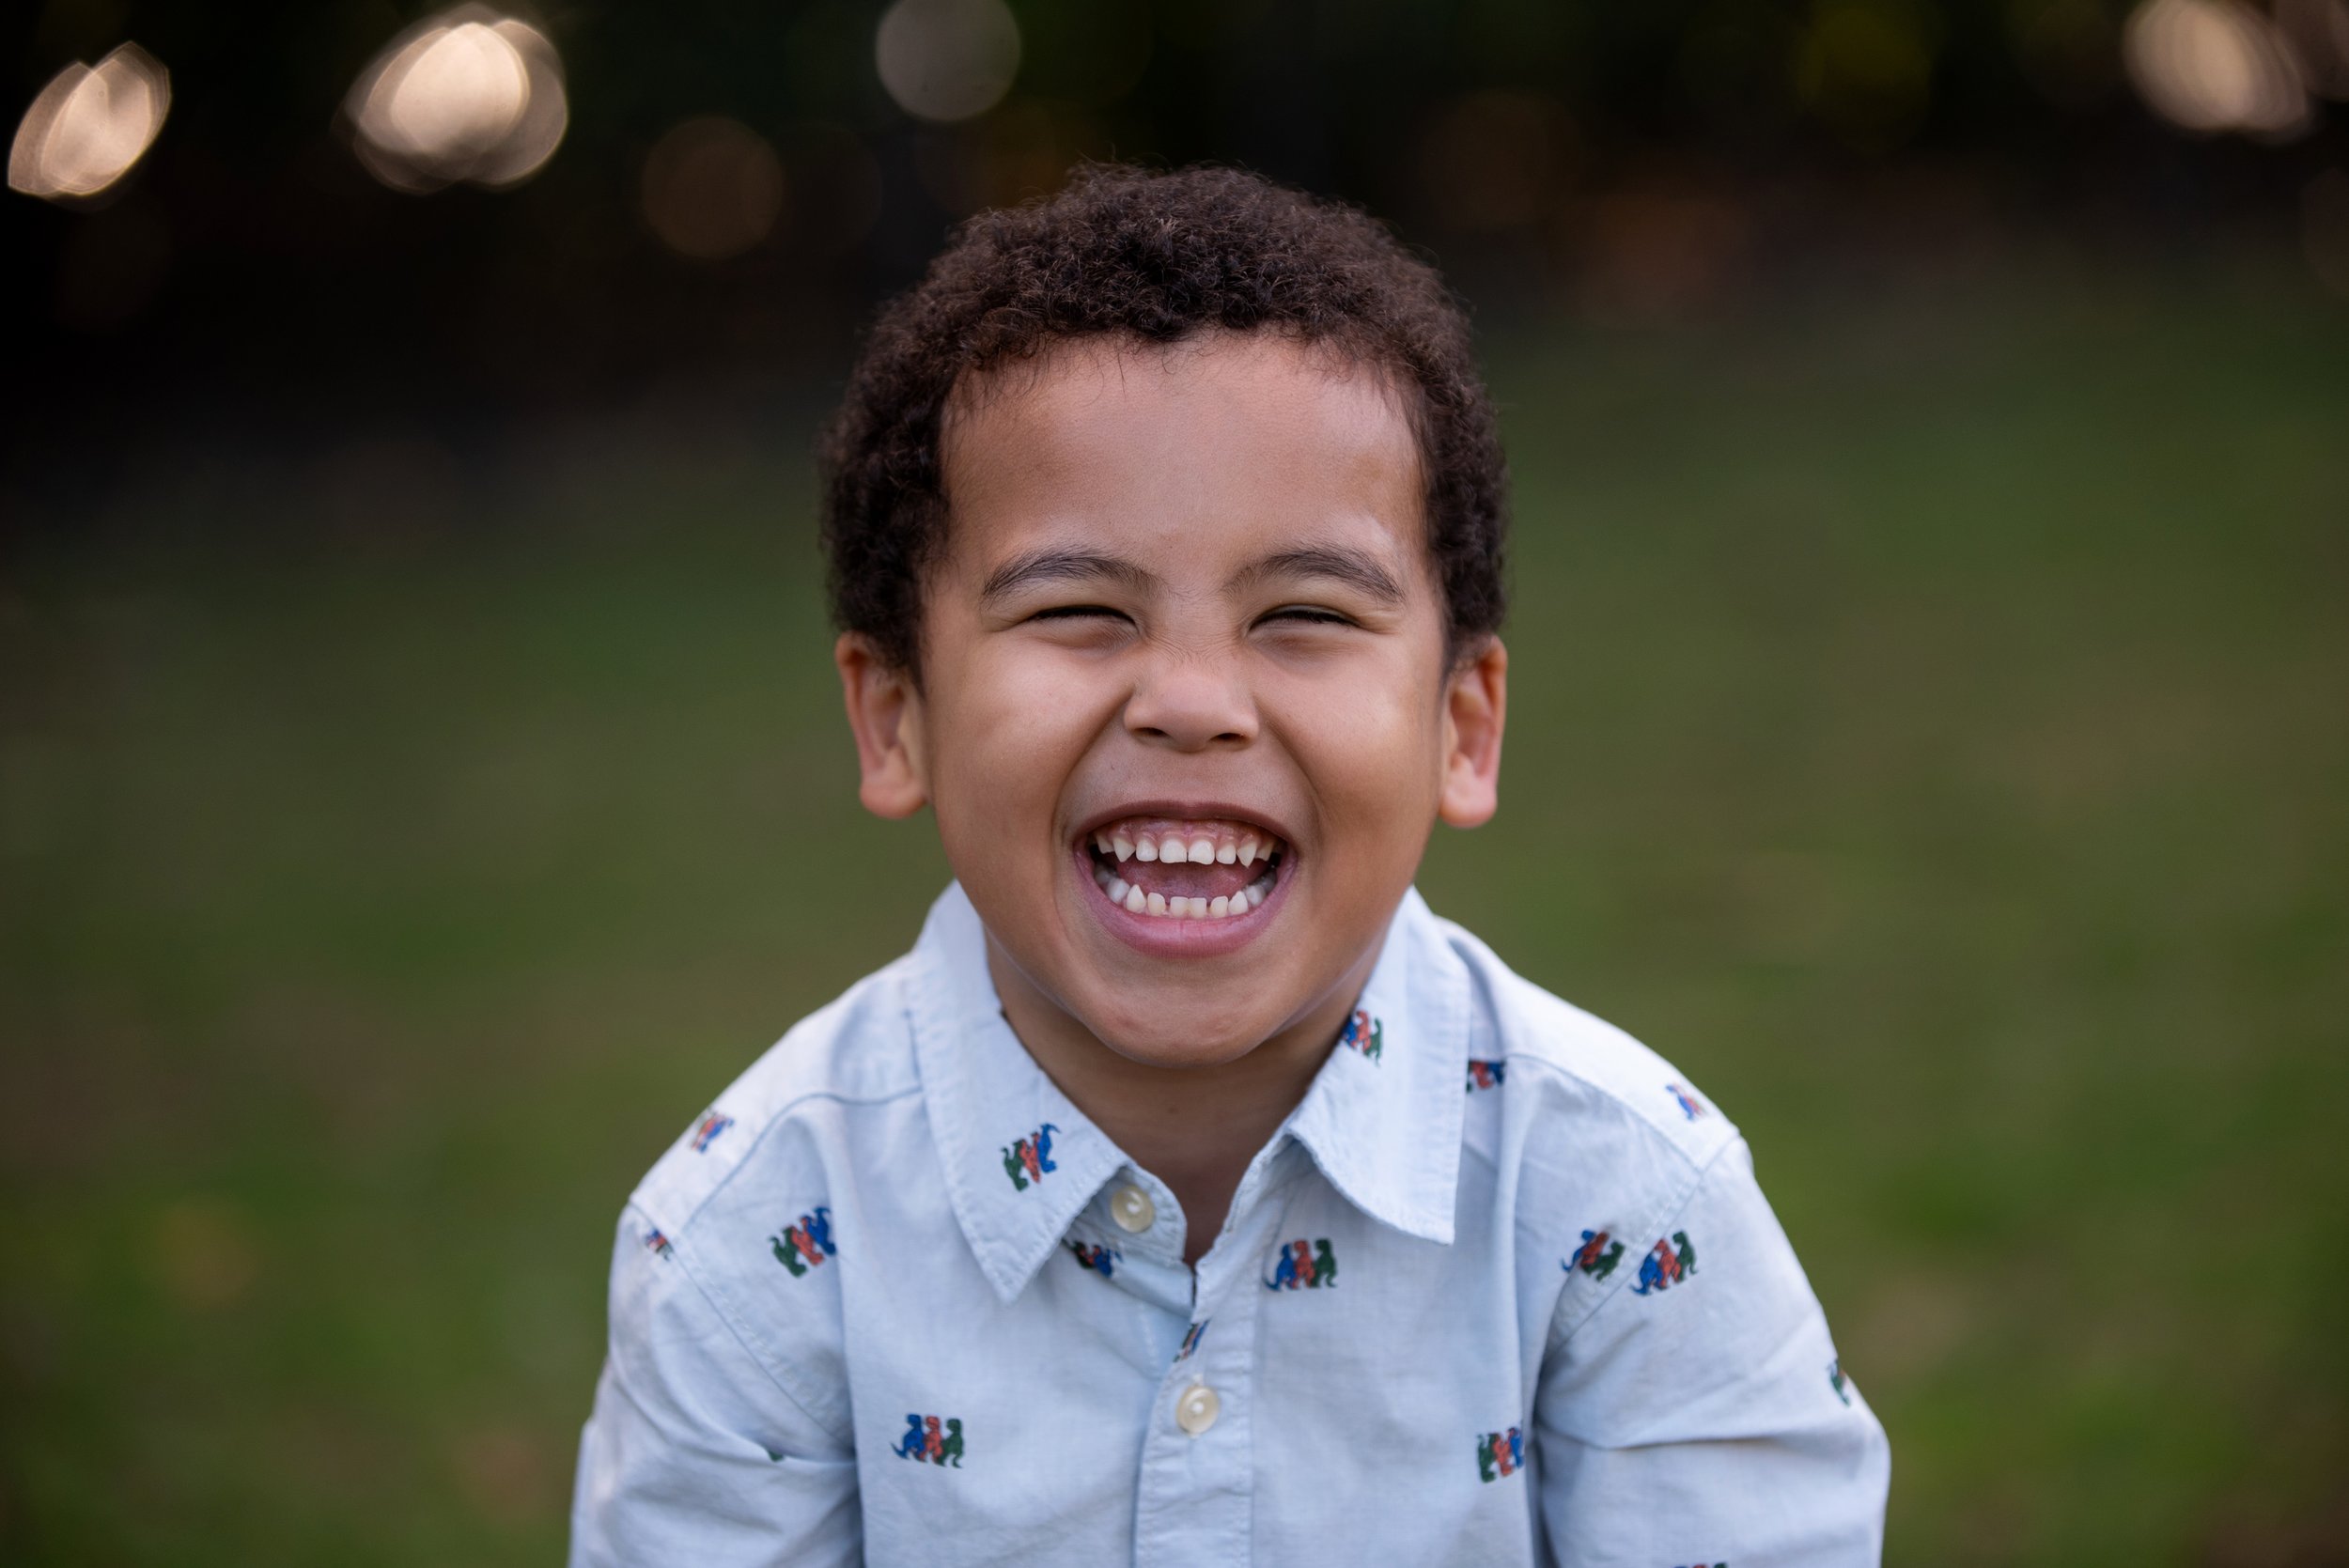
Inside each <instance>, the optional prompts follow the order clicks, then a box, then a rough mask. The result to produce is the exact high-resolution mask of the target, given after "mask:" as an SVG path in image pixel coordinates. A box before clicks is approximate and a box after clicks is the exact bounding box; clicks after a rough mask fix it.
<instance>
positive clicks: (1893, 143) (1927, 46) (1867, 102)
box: [1795, 0, 1939, 152]
mask: <svg viewBox="0 0 2349 1568" xmlns="http://www.w3.org/2000/svg"><path fill="white" fill-rule="evenodd" d="M1938 32H1939V24H1938V19H1937V17H1936V16H1935V15H1934V14H1933V13H1931V12H1928V11H1925V10H1923V9H1922V8H1920V7H1918V6H1916V5H1913V4H1906V3H1902V0H1831V3H1830V4H1828V5H1824V6H1821V7H1820V8H1818V11H1817V13H1816V14H1815V15H1814V16H1813V17H1812V23H1811V30H1810V32H1809V33H1808V34H1807V35H1806V36H1805V37H1804V39H1803V40H1802V44H1801V47H1800V48H1799V49H1798V50H1797V52H1796V55H1795V88H1796V93H1797V96H1798V97H1799V98H1800V99H1801V100H1802V101H1803V104H1804V106H1805V107H1807V108H1808V109H1809V110H1810V111H1811V112H1812V115H1814V116H1816V117H1817V118H1819V119H1820V120H1822V121H1823V122H1825V123H1826V124H1827V125H1828V128H1829V129H1831V130H1833V131H1834V132H1836V133H1837V134H1838V135H1840V136H1841V137H1842V138H1843V140H1844V141H1845V142H1846V143H1848V144H1850V145H1851V146H1853V147H1858V148H1859V149H1860V150H1862V151H1867V152H1889V151H1890V150H1892V149H1893V148H1895V147H1899V146H1901V145H1902V144H1903V143H1905V142H1906V141H1907V140H1908V138H1909V137H1910V136H1911V135H1913V134H1915V133H1916V131H1917V128H1918V126H1919V125H1921V123H1922V122H1923V120H1924V117H1925V108H1926V105H1927V103H1928V102H1929V101H1931V98H1932V94H1933V56H1934V52H1935V50H1936V48H1937V45H1938V42H1939V39H1938V37H1937V34H1938Z"/></svg>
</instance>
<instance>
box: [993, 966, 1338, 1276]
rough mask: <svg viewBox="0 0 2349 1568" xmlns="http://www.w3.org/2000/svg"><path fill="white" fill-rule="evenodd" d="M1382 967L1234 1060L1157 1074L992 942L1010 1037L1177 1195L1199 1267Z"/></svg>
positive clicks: (1186, 1255) (1188, 1258) (1187, 1249)
mask: <svg viewBox="0 0 2349 1568" xmlns="http://www.w3.org/2000/svg"><path fill="white" fill-rule="evenodd" d="M1377 957H1378V949H1377V947H1376V946H1374V947H1372V949H1371V950H1370V951H1369V952H1368V953H1366V954H1364V955H1362V957H1361V959H1360V960H1359V961H1358V962H1357V963H1356V964H1355V965H1354V966H1353V968H1352V969H1351V970H1348V971H1347V972H1346V974H1345V975H1344V976H1343V977H1342V978H1341V979H1340V981H1339V983H1338V984H1337V985H1336V986H1332V987H1330V991H1329V992H1328V994H1327V995H1325V996H1323V997H1322V998H1320V999H1318V1000H1316V1001H1315V1003H1314V1005H1313V1006H1312V1007H1310V1008H1308V1009H1307V1010H1306V1011H1305V1012H1303V1013H1301V1014H1300V1015H1299V1017H1297V1018H1296V1019H1295V1020H1294V1021H1292V1022H1291V1023H1289V1024H1288V1025H1286V1026H1284V1027H1283V1029H1281V1030H1280V1032H1277V1033H1275V1034H1273V1035H1271V1036H1270V1037H1269V1038H1268V1039H1265V1040H1263V1041H1260V1042H1258V1043H1257V1044H1256V1045H1255V1046H1253V1047H1252V1048H1249V1049H1247V1050H1244V1051H1242V1052H1241V1053H1240V1054H1239V1055H1237V1056H1235V1057H1233V1058H1232V1059H1231V1060H1230V1061H1227V1062H1221V1063H1216V1064H1215V1065H1213V1066H1206V1067H1159V1066H1153V1065H1151V1064H1150V1063H1143V1062H1136V1061H1134V1060H1133V1059H1131V1058H1130V1057H1127V1056H1122V1055H1120V1054H1119V1053H1118V1051H1117V1049H1116V1048H1114V1047H1112V1046H1111V1045H1109V1044H1107V1043H1106V1042H1105V1041H1103V1040H1102V1039H1101V1038H1100V1036H1098V1035H1097V1034H1095V1033H1094V1032H1092V1031H1091V1030H1090V1029H1087V1028H1086V1027H1085V1026H1084V1024H1083V1023H1082V1022H1081V1021H1080V1020H1079V1019H1078V1018H1077V1017H1075V1015H1073V1014H1071V1013H1070V1012H1068V1011H1067V1009H1066V1008H1064V1007H1062V1006H1061V1005H1060V1004H1059V1003H1058V1002H1057V1001H1053V1000H1052V999H1051V998H1050V997H1049V996H1047V995H1045V994H1044V993H1043V992H1042V991H1040V990H1038V989H1037V988H1036V987H1035V986H1034V984H1033V983H1032V982H1030V981H1029V979H1028V977H1027V976H1026V975H1025V974H1023V973H1021V972H1020V970H1019V966H1018V965H1016V964H1014V963H1012V962H1011V960H1010V959H1009V958H1008V957H1006V956H1005V955H1004V954H1003V950H1002V949H1001V948H1000V947H998V946H996V944H995V939H994V938H993V937H991V936H990V937H989V938H988V943H987V962H988V970H989V972H990V973H991V974H992V975H993V976H994V980H995V994H996V995H997V996H998V997H1000V998H1001V999H1002V1001H1003V1017H1005V1018H1006V1019H1007V1020H1008V1021H1009V1022H1010V1024H1011V1028H1012V1032H1013V1033H1015V1034H1017V1035H1018V1036H1019V1043H1020V1044H1021V1045H1023V1046H1025V1047H1026V1048H1027V1050H1028V1054H1029V1055H1030V1056H1031V1057H1033V1058H1034V1060H1035V1064H1036V1065H1037V1066H1038V1067H1040V1068H1042V1069H1043V1071H1044V1074H1045V1076H1046V1077H1048V1078H1050V1079H1051V1080H1052V1081H1053V1083H1055V1084H1056V1085H1058V1086H1059V1088H1060V1091H1061V1093H1062V1094H1066V1095H1067V1096H1068V1098H1069V1100H1070V1102H1071V1103H1073V1104H1074V1105H1075V1106H1076V1107H1077V1109H1078V1110H1081V1111H1083V1112H1084V1113H1085V1115H1087V1116H1088V1117H1090V1118H1091V1119H1092V1121H1093V1124H1094V1125H1095V1126H1097V1127H1099V1128H1100V1129H1101V1130H1102V1131H1103V1132H1104V1133H1107V1134H1108V1135H1109V1137H1110V1139H1111V1140H1112V1141H1114V1142H1115V1143H1116V1144H1117V1146H1118V1147H1119V1148H1121V1149H1123V1150H1125V1151H1126V1153H1127V1155H1128V1157H1131V1158H1132V1159H1133V1161H1134V1163H1136V1164H1137V1165H1140V1166H1141V1167H1142V1168H1143V1170H1145V1171H1148V1172H1150V1173H1151V1174H1152V1175H1154V1176H1156V1177H1158V1178H1159V1180H1160V1181H1162V1182H1164V1183H1165V1184H1166V1185H1167V1187H1168V1188H1171V1189H1172V1190H1173V1192H1174V1194H1175V1201H1176V1202H1178V1203H1181V1204H1182V1205H1183V1221H1184V1227H1185V1229H1184V1234H1183V1261H1184V1262H1185V1263H1191V1264H1195V1263H1197V1262H1198V1261H1199V1259H1200V1258H1201V1257H1202V1256H1204V1255H1205V1254H1206V1250H1207V1249H1208V1247H1209V1246H1210V1245H1211V1244H1212V1243H1213V1242H1214V1240H1215V1237H1216V1235H1217V1234H1219V1233H1220V1232H1221V1230H1222V1229H1223V1217H1224V1214H1225V1213H1226V1211H1228V1210H1229V1209H1230V1207H1231V1203H1232V1195H1233V1194H1234V1192H1236V1191H1237V1189H1238V1188H1239V1182H1240V1177H1241V1176H1243V1175H1245V1174H1246V1173H1247V1171H1248V1162H1249V1161H1250V1160H1252V1159H1253V1158H1255V1157H1256V1151H1257V1150H1259V1149H1261V1148H1263V1147H1264V1146H1265V1144H1266V1143H1267V1142H1268V1141H1270V1139H1271V1137H1272V1135H1273V1133H1274V1132H1275V1131H1277V1130H1279V1128H1280V1126H1281V1123H1282V1122H1283V1120H1285V1119H1286V1118H1287V1116H1288V1113H1289V1112H1290V1111H1291V1110H1295V1109H1296V1108H1297V1103H1298V1102H1299V1100H1301V1099H1303V1098H1304V1097H1305V1091H1306V1090H1307V1089H1308V1088H1309V1087H1311V1086H1312V1084H1313V1080H1314V1075H1315V1073H1317V1072H1319V1071H1320V1070H1321V1064H1322V1063H1323V1062H1324V1061H1325V1060H1327V1058H1328V1057H1329V1054H1330V1044H1331V1042H1332V1041H1334V1040H1335V1039H1336V1038H1337V1035H1338V1031H1339V1029H1340V1028H1341V1027H1343V1026H1344V1024H1345V1022H1346V1015H1347V1014H1348V1013H1349V1012H1351V1011H1352V1010H1353V1007H1354V1001H1355V999H1356V997H1358V996H1359V995H1360V994H1361V988H1362V986H1363V985H1364V983H1366V982H1367V981H1368V980H1369V978H1370V970H1371V968H1372V966H1373V965H1374V964H1375V963H1376V962H1377Z"/></svg>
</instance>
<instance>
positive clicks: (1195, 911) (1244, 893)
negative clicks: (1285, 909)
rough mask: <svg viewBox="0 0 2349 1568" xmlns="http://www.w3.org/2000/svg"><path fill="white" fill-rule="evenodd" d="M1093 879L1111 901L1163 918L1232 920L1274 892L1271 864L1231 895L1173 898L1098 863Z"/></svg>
mask: <svg viewBox="0 0 2349 1568" xmlns="http://www.w3.org/2000/svg"><path fill="white" fill-rule="evenodd" d="M1093 880H1094V881H1095V882H1096V883H1097V884H1098V886H1099V887H1100V889H1101V891H1102V892H1103V893H1106V894H1108V895H1109V899H1110V902H1111V903H1112V904H1118V905H1122V906H1124V907H1125V908H1127V909H1128V910H1130V911H1132V912H1133V913H1135V914H1138V915H1156V916H1158V917H1159V919H1160V920H1230V919H1232V918H1234V917H1235V916H1237V915H1244V914H1246V913H1248V911H1249V910H1251V909H1252V908H1255V907H1256V906H1257V905H1259V904H1262V903H1263V902H1264V901H1265V896H1266V895H1267V894H1268V893H1271V891H1272V884H1273V880H1274V875H1273V872H1272V870H1271V868H1270V867H1269V866H1268V867H1267V868H1266V870H1265V874H1264V875H1263V876H1261V877H1257V878H1256V879H1255V880H1254V881H1252V882H1251V883H1249V884H1248V885H1247V886H1246V887H1244V888H1242V889H1241V890H1240V891H1239V892H1237V893H1234V894H1232V895H1231V896H1230V897H1229V898H1190V897H1176V898H1169V897H1167V896H1166V895H1165V894H1163V893H1144V892H1143V891H1142V890H1141V889H1140V888H1138V887H1135V886H1133V885H1132V884H1130V883H1128V881H1127V880H1126V879H1125V878H1124V877H1120V876H1118V875H1117V874H1116V873H1114V872H1112V871H1111V870H1110V869H1109V868H1108V867H1107V866H1104V865H1100V864H1096V865H1095V866H1094V868H1093Z"/></svg>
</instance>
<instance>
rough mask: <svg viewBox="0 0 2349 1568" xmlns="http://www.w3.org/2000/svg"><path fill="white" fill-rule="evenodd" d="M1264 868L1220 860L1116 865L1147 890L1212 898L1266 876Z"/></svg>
mask: <svg viewBox="0 0 2349 1568" xmlns="http://www.w3.org/2000/svg"><path fill="white" fill-rule="evenodd" d="M1265 869H1266V868H1265V867H1264V866H1263V865H1262V864H1261V863H1260V864H1256V865H1237V864H1234V865H1225V864H1223V863H1222V862H1220V861H1210V862H1204V863H1203V862H1197V861H1186V862H1183V863H1182V864H1180V865H1173V864H1169V863H1168V862H1164V861H1128V862H1126V863H1125V864H1123V865H1121V866H1118V867H1117V868H1116V874H1117V875H1118V876H1120V877H1124V878H1126V880H1127V881H1128V883H1129V884H1131V885H1132V886H1134V887H1137V888H1140V889H1141V890H1142V891H1143V893H1163V894H1165V895H1166V896H1167V897H1169V898H1210V899H1212V898H1229V897H1231V896H1232V895H1233V894H1234V893H1238V892H1239V891H1240V890H1241V889H1242V888H1245V887H1246V886H1248V884H1249V883H1251V882H1252V881H1254V880H1255V879H1256V878H1257V877H1261V876H1263V875H1264V874H1265Z"/></svg>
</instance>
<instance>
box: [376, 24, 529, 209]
mask: <svg viewBox="0 0 2349 1568" xmlns="http://www.w3.org/2000/svg"><path fill="white" fill-rule="evenodd" d="M344 112H345V113H346V114H347V115H348V116H349V117H350V125H351V128H352V130H353V132H355V139H354V142H353V146H354V147H355V149H356V150H357V152H358V154H359V159H360V162H361V163H365V164H366V166H367V169H368V171H369V172H370V173H372V174H373V175H374V176H375V177H376V178H377V179H381V181H383V183H384V184H386V185H389V186H391V187H392V188H394V189H395V190H400V191H408V192H412V193H419V194H420V193H423V192H427V191H435V190H439V189H440V188H442V187H443V186H445V185H453V184H457V183H459V182H463V183H467V184H473V185H481V186H487V187H490V188H491V189H499V188H503V187H506V186H510V185H518V184H520V183H521V182H522V181H523V180H525V179H529V178H530V177H531V176H532V175H534V174H536V173H537V172H538V170H539V168H540V167H541V166H543V165H544V164H545V163H546V161H547V160H548V159H549V158H551V157H552V156H553V155H554V149H555V147H557V146H558V145H560V144H561V142H562V140H563V132H564V131H565V130H566V128H568V125H569V124H570V105H569V102H568V99H567V98H566V97H565V94H564V90H563V62H562V59H561V57H560V56H558V55H557V54H555V52H554V45H553V44H552V42H550V41H549V40H548V39H547V36H546V35H545V34H544V33H542V32H540V31H539V30H538V29H537V28H536V27H534V26H532V25H531V24H530V23H526V22H521V21H517V20H516V19H514V18H512V17H506V16H500V15H498V14H497V13H496V12H494V11H491V10H489V9H488V8H484V7H480V6H463V7H459V8H458V9H456V10H453V11H448V12H445V13H443V14H442V15H440V16H436V17H433V18H431V19H429V20H428V21H426V22H423V23H418V24H417V25H416V26H414V27H412V28H410V29H409V30H408V31H407V32H405V33H403V34H401V35H400V36H399V37H398V38H396V39H393V40H392V41H391V43H390V44H389V45H387V46H386V47H385V48H384V50H383V52H382V53H381V54H379V55H377V56H376V58H375V61H374V63H373V64H371V65H370V66H368V67H367V69H366V70H365V71H363V72H361V73H360V76H359V80H358V82H357V83H356V84H354V85H352V87H351V89H350V98H349V99H348V100H346V101H345V103H344Z"/></svg>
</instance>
